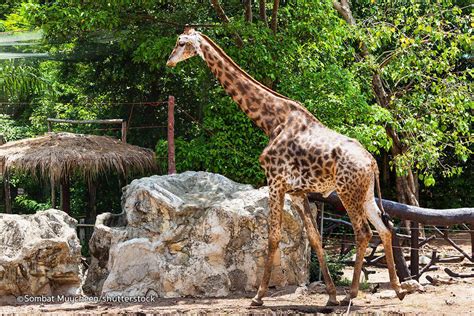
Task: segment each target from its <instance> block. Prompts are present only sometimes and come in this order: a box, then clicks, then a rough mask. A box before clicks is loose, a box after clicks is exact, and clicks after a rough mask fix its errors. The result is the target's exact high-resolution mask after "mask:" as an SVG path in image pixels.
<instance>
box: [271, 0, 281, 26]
mask: <svg viewBox="0 0 474 316" xmlns="http://www.w3.org/2000/svg"><path fill="white" fill-rule="evenodd" d="M279 6H280V0H273V10H272V24H271V29H272V31H273V34H276V32H277V27H278V7H279Z"/></svg>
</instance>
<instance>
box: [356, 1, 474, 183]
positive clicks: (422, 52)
mask: <svg viewBox="0 0 474 316" xmlns="http://www.w3.org/2000/svg"><path fill="white" fill-rule="evenodd" d="M368 2H369V1H368V0H367V1H362V2H359V3H357V4H354V5H353V10H354V11H355V12H356V14H357V15H358V16H357V17H356V19H358V20H360V21H364V22H363V23H364V24H363V25H361V26H362V27H361V28H360V30H361V34H359V36H361V37H362V38H363V41H364V42H365V43H366V44H367V48H368V50H369V52H370V53H371V54H372V55H374V56H376V60H368V61H367V62H366V64H367V65H366V67H368V68H370V67H372V66H373V65H374V64H378V65H379V66H380V67H381V68H382V76H383V78H384V79H385V80H386V81H385V85H386V86H387V87H388V90H389V91H390V92H391V100H392V104H391V109H390V112H391V115H392V118H393V119H392V120H391V121H390V124H391V125H392V126H393V127H394V128H395V130H396V131H397V132H398V133H399V135H401V136H402V139H401V141H402V143H403V145H404V146H405V148H406V150H405V151H404V153H403V154H402V155H399V156H398V157H396V160H395V161H394V163H393V164H394V166H396V171H397V173H398V174H404V173H406V172H407V170H409V169H412V170H415V171H417V172H418V173H419V175H420V180H423V182H424V185H425V186H432V185H434V184H435V178H436V174H437V173H441V174H442V175H443V176H452V175H459V174H460V172H461V168H460V167H459V166H460V164H462V163H464V162H466V161H467V160H468V159H469V157H470V155H471V154H472V132H471V127H472V123H473V121H472V109H473V108H474V103H473V101H472V94H473V91H472V77H473V72H472V60H473V56H474V50H473V34H472V16H471V15H470V14H469V13H470V8H469V7H468V6H465V4H464V3H463V2H462V1H438V0H430V1H424V2H419V1H414V0H405V1H396V2H378V1H377V2H376V3H373V4H371V5H369V3H368ZM401 3H404V4H403V5H401ZM456 4H459V5H463V6H464V7H463V8H461V7H460V6H458V5H456ZM453 158H455V159H453Z"/></svg>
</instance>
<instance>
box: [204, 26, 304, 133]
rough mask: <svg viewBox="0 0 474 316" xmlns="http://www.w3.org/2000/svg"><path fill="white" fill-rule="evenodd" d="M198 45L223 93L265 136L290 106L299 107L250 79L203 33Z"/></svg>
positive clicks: (274, 127) (286, 112)
mask: <svg viewBox="0 0 474 316" xmlns="http://www.w3.org/2000/svg"><path fill="white" fill-rule="evenodd" d="M200 45H201V47H200V48H201V52H202V55H201V57H202V58H203V59H204V61H205V62H206V63H207V65H208V66H209V68H210V69H211V71H212V73H213V74H214V76H215V77H216V78H217V80H219V82H220V83H221V85H222V86H223V87H224V89H225V91H226V92H227V94H229V95H230V96H231V97H232V99H233V100H234V101H235V102H236V103H237V104H238V105H239V107H240V108H241V109H242V111H244V112H245V114H246V115H247V116H248V117H249V118H250V119H251V120H252V121H254V122H255V124H256V125H257V126H258V127H260V128H261V129H262V130H263V131H264V132H265V134H267V135H268V136H271V135H272V133H273V131H274V130H275V129H276V128H277V127H278V126H279V125H280V124H283V123H284V122H285V121H286V118H287V116H288V114H289V113H290V111H291V110H292V109H294V108H297V107H301V106H300V105H299V104H298V103H297V102H295V101H293V100H290V99H288V98H286V97H284V96H282V95H280V94H278V93H276V92H275V91H273V90H271V89H270V88H268V87H266V86H264V85H263V84H261V83H259V82H258V81H256V80H255V79H253V78H252V77H251V76H250V75H249V74H247V73H246V72H245V71H243V70H242V69H241V68H240V67H239V66H238V65H237V64H236V63H235V62H234V61H233V60H232V59H231V58H230V57H229V56H227V55H226V54H225V53H224V51H223V50H222V49H221V48H220V47H219V46H217V45H216V44H215V43H214V42H213V41H211V40H210V39H209V38H208V37H207V36H205V35H203V34H201V44H200Z"/></svg>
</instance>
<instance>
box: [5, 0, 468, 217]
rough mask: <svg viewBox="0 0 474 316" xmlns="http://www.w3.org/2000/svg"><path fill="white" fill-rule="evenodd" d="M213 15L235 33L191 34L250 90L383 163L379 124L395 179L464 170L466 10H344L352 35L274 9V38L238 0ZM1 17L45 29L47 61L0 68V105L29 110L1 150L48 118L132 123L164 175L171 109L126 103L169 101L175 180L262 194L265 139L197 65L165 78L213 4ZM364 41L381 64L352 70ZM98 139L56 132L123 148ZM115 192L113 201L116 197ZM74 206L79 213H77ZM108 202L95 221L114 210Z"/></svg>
mask: <svg viewBox="0 0 474 316" xmlns="http://www.w3.org/2000/svg"><path fill="white" fill-rule="evenodd" d="M222 4H223V6H224V9H225V11H226V14H227V15H228V17H229V18H230V23H229V24H227V25H225V26H222V25H220V26H218V27H213V28H202V29H200V31H202V32H204V33H206V34H207V35H209V36H210V37H211V38H212V39H214V40H215V41H216V43H217V44H218V45H220V46H221V47H222V48H223V49H224V50H225V51H226V53H227V54H228V55H229V56H231V57H232V58H233V59H234V60H235V62H236V63H237V64H239V65H240V66H241V67H242V68H243V69H244V70H246V71H247V72H248V73H249V74H251V75H252V76H254V77H255V78H256V79H257V80H259V81H260V82H262V83H264V84H265V85H267V86H269V87H271V88H272V89H274V90H276V91H278V92H280V93H282V94H285V95H287V96H289V97H291V98H293V99H295V100H298V101H300V102H301V103H302V104H304V105H305V106H306V107H307V108H308V109H309V110H310V111H311V112H312V113H314V114H315V116H316V117H317V118H318V119H319V120H321V121H322V122H323V123H324V124H326V125H327V126H329V127H330V128H333V129H335V130H337V131H339V132H341V133H343V134H345V135H348V136H350V137H354V138H357V139H358V140H359V141H360V142H361V143H362V144H363V145H364V146H365V147H366V148H367V149H368V150H369V151H371V152H372V153H379V151H380V150H385V151H389V149H390V147H391V145H392V144H391V142H390V140H389V138H388V137H387V135H386V133H385V125H387V124H390V125H391V126H393V127H394V128H395V129H396V131H397V132H398V133H399V135H400V136H401V138H402V142H403V144H404V145H405V146H406V150H405V152H404V154H403V155H401V156H399V157H398V158H397V160H396V161H393V162H392V165H393V166H394V168H396V171H397V172H398V173H404V172H406V170H408V169H409V168H410V169H414V170H415V171H416V172H417V174H419V176H420V179H421V180H422V181H423V182H424V184H425V185H426V186H429V185H434V184H437V183H442V185H443V186H444V185H446V182H444V181H443V180H441V178H442V176H451V175H459V174H460V172H461V170H462V168H467V167H466V166H467V165H469V163H470V162H469V158H470V156H471V153H472V132H471V126H472V115H471V114H472V109H473V103H472V97H471V95H472V56H473V55H474V54H473V51H472V25H471V24H470V23H471V22H470V19H471V16H470V11H469V10H470V9H469V8H463V7H465V6H466V5H467V4H466V2H465V1H464V2H463V1H450V0H448V1H434V0H430V1H425V2H418V1H415V0H399V1H395V2H393V1H392V2H390V1H375V2H374V1H371V0H361V1H357V2H352V9H353V12H354V16H355V18H356V20H357V21H358V22H359V23H361V25H360V26H362V27H360V28H352V27H349V26H348V25H347V23H346V22H344V21H343V20H342V19H341V18H340V17H339V16H338V14H337V12H336V11H335V10H334V9H333V8H332V2H331V1H329V0H327V1H316V0H309V1H302V2H298V3H296V2H295V1H282V2H281V7H280V10H279V16H278V21H279V25H278V32H277V33H276V34H273V33H272V32H271V30H270V29H269V28H268V27H267V26H265V25H264V24H263V23H262V22H261V21H259V19H258V14H257V13H256V12H257V11H258V10H257V4H258V3H256V2H255V1H254V6H255V7H254V9H255V10H254V11H255V12H254V13H255V14H254V22H253V23H248V22H246V21H245V20H244V18H243V14H242V13H243V6H242V3H241V2H240V1H234V0H233V1H226V2H225V3H224V2H222ZM268 4H269V6H268V9H270V8H271V5H270V2H269V3H268ZM2 8H5V11H4V13H0V14H1V15H0V19H1V21H0V28H2V27H3V28H4V29H5V23H7V27H8V28H14V27H17V28H21V29H33V28H41V30H42V32H43V34H44V44H45V47H46V48H47V50H48V52H49V54H50V56H51V59H52V60H39V61H38V60H36V61H34V62H29V61H20V62H19V61H16V62H11V61H6V62H2V63H1V64H0V100H2V101H8V102H26V104H28V105H26V106H17V107H15V108H14V111H13V113H12V114H11V116H10V117H8V118H6V117H0V123H2V124H1V125H0V132H1V133H4V134H5V135H6V136H7V139H9V140H12V139H17V138H20V137H25V136H28V135H32V134H40V133H43V132H45V131H46V124H45V121H46V118H48V117H56V118H68V119H96V118H123V119H127V120H130V121H129V124H130V127H131V128H130V129H129V131H128V142H130V143H132V144H135V145H140V146H144V147H148V148H155V150H156V153H157V156H158V157H160V158H159V159H158V163H159V165H160V169H161V171H162V172H163V173H165V172H166V170H167V166H166V158H164V157H166V155H167V145H166V141H164V139H166V129H165V128H149V126H156V125H165V122H166V114H167V113H166V108H165V107H160V106H157V107H150V106H139V105H136V106H135V105H131V104H130V103H134V102H156V101H163V100H166V99H167V98H168V96H169V95H174V96H175V97H176V125H175V134H176V163H177V169H178V171H185V170H190V169H193V170H207V171H212V172H217V173H221V174H224V175H226V176H228V177H230V178H232V179H233V180H236V181H239V182H245V183H250V184H253V185H256V186H260V185H264V184H265V178H264V175H263V172H262V170H261V168H260V166H259V163H258V156H259V155H260V152H261V151H262V149H263V148H264V147H265V145H266V143H267V138H266V137H265V136H264V135H263V133H262V132H261V131H260V130H258V129H257V128H256V127H255V126H254V125H253V123H252V122H250V120H249V119H248V118H246V117H245V115H244V114H243V113H242V112H241V111H240V109H239V108H238V107H237V106H236V105H235V103H233V102H232V101H231V99H230V98H229V97H228V96H226V95H225V93H224V90H223V89H222V88H221V87H220V86H219V85H218V83H217V82H216V80H215V78H214V77H213V76H212V74H211V73H210V71H209V70H208V69H207V67H206V66H205V64H204V63H203V62H202V61H201V60H200V59H199V58H194V59H191V60H189V61H187V62H185V63H181V64H179V66H178V67H176V68H174V69H168V68H166V66H165V63H166V59H167V57H168V55H169V53H170V52H171V50H172V48H173V46H174V44H175V41H176V36H177V34H179V33H180V32H182V29H183V27H182V26H183V25H184V24H186V23H210V24H216V23H218V24H220V22H219V20H218V18H217V16H216V13H215V11H214V10H213V9H212V7H211V6H210V5H209V3H208V2H206V1H204V2H201V1H197V2H189V3H186V4H181V3H179V2H173V3H171V2H160V1H153V0H141V1H131V0H121V1H103V0H99V1H82V2H81V1H72V2H71V1H66V0H58V1H46V2H45V1H40V0H28V1H21V2H18V1H7V2H6V3H5V4H4V5H3V7H2ZM234 33H238V34H239V36H240V37H241V38H242V39H243V42H244V45H243V47H242V48H239V47H237V46H236V45H235V41H234V36H233V34H234ZM359 38H362V39H363V40H364V42H366V43H367V47H368V49H369V52H370V53H371V54H372V55H373V56H376V58H373V59H369V60H360V59H359V58H357V54H358V53H359V52H360V47H359V44H358V41H357V39H359ZM378 68H380V69H381V72H382V76H383V78H384V79H385V82H384V84H385V85H386V88H387V90H388V91H390V92H391V100H392V102H391V108H390V109H382V108H380V107H379V106H378V105H377V104H376V102H375V98H374V94H373V91H372V90H371V78H372V71H373V70H374V69H378ZM125 103H126V104H125ZM137 127H139V128H137ZM102 128H103V127H102V126H92V125H84V126H68V125H54V130H55V131H60V130H68V131H73V132H81V133H92V134H93V133H97V134H106V135H109V136H113V137H118V136H119V131H117V130H103V129H102ZM135 128H136V129H135ZM98 129H100V130H98ZM110 179H112V177H110ZM456 179H458V178H456ZM108 181H110V182H113V180H108ZM440 181H441V182H440ZM456 181H457V180H455V183H457V182H456ZM102 182H103V184H104V187H108V186H109V183H107V181H106V180H105V179H102ZM106 183H107V185H106ZM115 185H116V184H115V183H114V184H113V186H115ZM459 185H465V184H461V183H459ZM82 190H83V189H81V188H77V192H76V193H73V197H74V201H75V200H78V201H82V200H83V197H82V196H81V195H82V192H83V191H82ZM111 191H113V192H115V193H113V194H110V195H107V196H108V197H109V196H110V197H113V198H115V194H119V193H117V192H118V190H116V191H115V189H113V190H112V189H111ZM111 199H112V198H111ZM74 203H76V202H74ZM74 203H73V204H74ZM81 203H82V202H77V203H76V204H74V205H77V208H76V206H74V208H75V209H77V212H78V213H77V214H78V215H79V214H80V213H81V212H83V208H82V206H81ZM107 203H108V204H107ZM111 203H112V201H111V200H110V201H107V202H104V204H103V209H104V210H107V208H108V207H110V208H111V209H114V210H115V209H116V208H117V206H116V205H115V204H114V206H113V207H112V206H110V205H111ZM117 203H118V202H117ZM112 204H113V203H112ZM101 207H102V206H101Z"/></svg>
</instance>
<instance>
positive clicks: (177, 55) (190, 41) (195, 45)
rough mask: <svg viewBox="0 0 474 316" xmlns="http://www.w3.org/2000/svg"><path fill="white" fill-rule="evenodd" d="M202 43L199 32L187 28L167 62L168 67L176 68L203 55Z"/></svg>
mask: <svg viewBox="0 0 474 316" xmlns="http://www.w3.org/2000/svg"><path fill="white" fill-rule="evenodd" d="M200 41H201V40H200V37H199V32H196V31H195V30H194V29H193V28H191V27H189V26H186V27H185V28H184V32H183V34H181V35H180V36H179V37H178V40H177V41H176V46H175V47H174V49H173V51H172V52H171V55H170V57H169V58H168V61H167V62H166V66H168V67H174V66H176V64H177V63H179V62H180V61H183V60H186V59H188V58H191V57H193V56H195V55H201V54H202V52H201V48H200Z"/></svg>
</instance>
